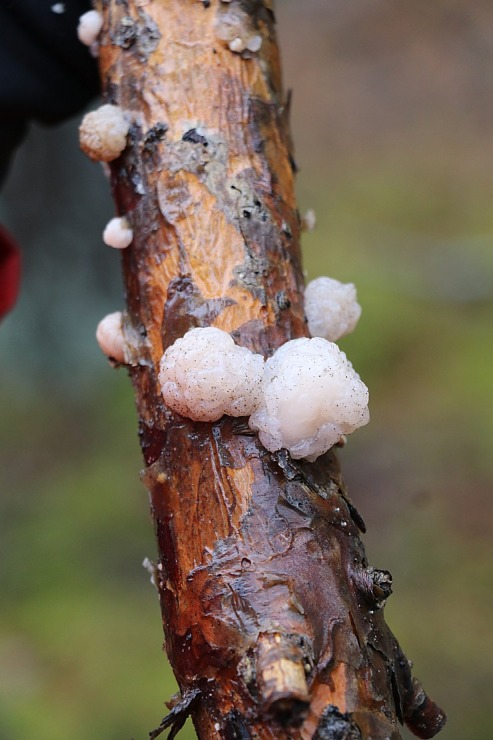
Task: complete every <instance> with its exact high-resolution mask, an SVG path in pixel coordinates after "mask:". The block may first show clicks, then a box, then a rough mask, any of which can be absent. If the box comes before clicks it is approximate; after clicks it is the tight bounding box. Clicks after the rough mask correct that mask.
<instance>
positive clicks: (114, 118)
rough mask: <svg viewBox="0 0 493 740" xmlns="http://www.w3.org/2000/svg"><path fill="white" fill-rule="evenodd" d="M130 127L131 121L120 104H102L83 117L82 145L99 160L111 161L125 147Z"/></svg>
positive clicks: (91, 156) (85, 151)
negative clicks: (127, 118)
mask: <svg viewBox="0 0 493 740" xmlns="http://www.w3.org/2000/svg"><path fill="white" fill-rule="evenodd" d="M128 129H129V122H128V121H127V120H126V118H125V116H124V114H123V111H122V109H121V108H120V107H119V106H118V105H102V106H101V107H100V108H98V109H97V110H95V111H91V113H87V114H86V115H85V116H84V118H83V119H82V123H81V125H80V127H79V134H80V147H81V149H82V151H83V152H84V153H85V154H87V156H88V157H90V158H91V159H94V160H95V161H97V162H111V161H113V160H114V159H116V158H117V157H119V156H120V154H121V153H122V152H123V150H124V149H125V147H126V145H127V134H128Z"/></svg>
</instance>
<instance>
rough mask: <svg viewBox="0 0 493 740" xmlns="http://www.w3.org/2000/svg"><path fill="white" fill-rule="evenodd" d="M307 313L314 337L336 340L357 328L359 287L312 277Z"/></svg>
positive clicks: (306, 290)
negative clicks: (357, 293)
mask: <svg viewBox="0 0 493 740" xmlns="http://www.w3.org/2000/svg"><path fill="white" fill-rule="evenodd" d="M305 314H306V318H307V320H308V330H309V332H310V334H311V335H312V337H323V338H324V339H328V340H329V342H336V341H337V340H338V339H340V338H341V337H343V336H345V335H346V334H349V333H350V332H352V331H353V329H354V328H355V326H356V324H357V323H358V319H359V317H360V316H361V306H360V305H359V303H358V301H357V296H356V288H355V287H354V285H353V284H352V283H340V282H339V281H338V280H334V279H333V278H329V277H319V278H316V279H315V280H312V281H311V282H310V283H308V285H307V286H306V289H305Z"/></svg>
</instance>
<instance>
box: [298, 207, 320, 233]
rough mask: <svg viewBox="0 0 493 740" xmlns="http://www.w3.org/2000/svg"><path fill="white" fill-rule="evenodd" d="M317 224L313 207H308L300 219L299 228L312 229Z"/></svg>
mask: <svg viewBox="0 0 493 740" xmlns="http://www.w3.org/2000/svg"><path fill="white" fill-rule="evenodd" d="M316 225H317V215H316V213H315V211H314V210H313V208H309V209H308V211H307V212H306V213H305V215H304V216H303V218H302V219H301V228H302V230H303V231H313V230H314V228H315V226H316Z"/></svg>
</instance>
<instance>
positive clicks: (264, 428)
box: [249, 337, 370, 461]
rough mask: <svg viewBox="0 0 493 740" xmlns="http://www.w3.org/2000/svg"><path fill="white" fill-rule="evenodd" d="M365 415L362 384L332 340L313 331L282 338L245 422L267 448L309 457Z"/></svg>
mask: <svg viewBox="0 0 493 740" xmlns="http://www.w3.org/2000/svg"><path fill="white" fill-rule="evenodd" d="M369 418H370V416H369V412H368V389H367V387H366V385H365V384H364V383H363V381H362V380H361V379H360V377H359V375H358V374H357V373H356V372H355V370H354V369H353V367H352V365H351V363H350V362H349V361H348V359H347V358H346V355H345V354H344V352H341V350H340V349H339V347H338V346H337V345H336V344H333V343H332V342H328V341H326V340H325V339H321V338H318V337H317V338H316V339H294V340H292V341H290V342H286V344H284V345H283V346H282V347H280V348H279V349H278V350H277V351H276V352H275V353H274V354H273V356H272V357H271V358H270V359H268V360H267V362H266V363H265V370H264V375H263V379H262V403H261V405H260V406H259V408H258V409H257V410H256V411H255V412H254V413H253V415H252V416H251V417H250V420H249V425H250V427H251V428H252V429H253V430H254V431H258V433H259V437H260V441H261V442H262V444H263V445H264V447H266V448H267V449H268V450H269V451H270V452H275V451H277V450H280V449H282V448H287V449H288V450H289V452H290V454H291V457H293V458H295V459H298V458H302V457H306V458H307V459H308V460H310V461H313V460H316V459H317V457H319V455H322V454H323V453H324V452H327V450H328V449H330V447H332V446H333V445H335V444H336V443H337V442H338V441H339V439H340V438H341V436H342V435H344V434H350V433H351V432H353V431H354V430H355V429H357V428H358V427H360V426H363V425H364V424H367V423H368V421H369Z"/></svg>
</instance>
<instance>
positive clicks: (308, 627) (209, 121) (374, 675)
mask: <svg viewBox="0 0 493 740" xmlns="http://www.w3.org/2000/svg"><path fill="white" fill-rule="evenodd" d="M103 10H104V27H103V32H102V37H101V47H100V69H101V79H102V87H103V93H104V97H105V100H106V102H110V103H113V104H117V105H120V106H121V107H122V108H123V109H124V110H125V111H126V112H127V114H128V115H130V116H131V118H132V125H131V128H130V132H129V137H128V146H127V148H126V150H125V151H124V153H123V154H122V156H121V157H120V158H119V159H118V160H116V161H115V162H113V163H112V164H111V173H112V187H113V192H114V196H115V202H116V204H117V210H118V212H119V214H120V215H126V216H127V217H128V219H129V221H130V223H131V225H132V228H133V230H134V241H133V243H132V246H131V247H130V248H128V249H126V250H125V251H124V254H123V272H124V278H125V286H126V297H127V313H126V318H125V333H126V337H127V341H128V342H129V343H130V344H131V345H132V347H133V349H132V357H133V360H132V363H131V364H130V367H129V371H130V375H131V378H132V382H133V385H134V387H135V392H136V399H137V407H138V414H139V423H140V431H139V433H140V440H141V445H142V450H143V454H144V458H145V462H146V469H145V471H144V481H145V483H146V486H147V487H148V490H149V492H150V499H151V508H152V515H153V518H154V522H155V529H156V536H157V542H158V549H159V565H158V577H159V578H158V580H159V593H160V599H161V608H162V615H163V626H164V631H165V636H166V649H167V652H168V656H169V659H170V661H171V664H172V666H173V670H174V672H175V675H176V677H177V680H178V683H179V685H180V688H181V692H182V702H181V704H180V705H179V706H177V707H175V709H174V710H173V712H174V716H173V717H172V718H171V719H170V720H169V721H168V722H167V724H168V725H173V723H174V722H175V720H176V722H175V728H176V729H177V728H178V726H179V725H180V723H181V722H182V720H183V717H184V715H185V714H186V713H187V712H188V711H190V712H191V714H192V717H193V720H194V723H195V727H196V730H197V734H198V736H199V737H200V738H277V739H279V740H283V739H286V740H287V739H288V738H290V739H296V738H312V737H313V738H319V740H323V739H326V738H370V737H371V738H398V737H399V736H400V735H399V730H398V724H399V722H402V721H406V722H407V723H408V724H409V726H410V727H411V729H412V730H413V731H414V732H416V734H418V735H419V736H420V737H432V736H433V735H434V734H435V733H436V732H438V731H439V729H440V728H441V727H442V725H443V723H444V715H443V713H442V712H441V710H439V709H438V708H437V707H436V706H435V705H434V704H433V703H432V702H431V701H430V700H429V699H427V697H426V696H425V695H424V694H423V693H422V690H421V687H420V686H419V684H418V683H413V681H412V678H411V673H410V668H409V663H408V661H407V659H406V658H405V657H404V655H403V654H402V652H401V651H400V648H399V646H398V644H397V642H396V640H395V638H394V637H393V635H392V634H391V633H390V631H389V629H388V627H387V626H386V624H385V621H384V618H383V613H382V607H383V604H384V603H385V599H386V597H387V596H388V595H389V593H390V583H391V579H390V576H389V574H386V573H385V572H383V571H376V570H374V569H372V568H370V567H369V565H368V562H367V560H366V556H365V552H364V548H363V545H362V543H361V540H360V537H359V535H360V532H361V530H362V529H364V525H363V523H362V520H361V517H360V516H359V515H358V513H357V512H356V510H355V509H354V507H353V506H352V504H351V502H350V500H349V498H348V495H347V492H346V489H345V487H344V483H343V480H342V478H341V474H340V471H339V467H338V463H337V460H336V456H335V453H334V451H333V450H331V451H329V452H328V453H327V454H326V455H324V456H323V457H322V458H319V460H318V461H317V462H316V463H313V464H310V463H305V462H300V461H296V462H294V461H292V460H290V458H289V456H288V455H287V453H284V452H282V451H281V452H280V453H277V454H274V455H272V454H270V453H268V452H267V451H266V450H265V449H264V448H263V447H262V445H261V444H260V443H259V441H258V438H257V436H256V435H252V433H251V432H249V430H248V427H247V425H246V420H242V419H239V420H238V419H236V420H234V419H231V418H226V417H223V419H221V420H220V421H218V422H216V423H212V424H207V423H198V422H193V421H191V420H188V419H184V418H182V417H180V416H178V415H177V414H174V413H172V412H171V411H169V410H168V409H167V408H166V407H165V406H164V404H163V401H162V397H161V395H160V392H159V387H158V384H157V372H158V364H159V360H160V358H161V356H162V353H163V351H164V350H165V349H166V347H167V346H169V345H170V344H171V343H173V342H174V341H175V339H176V338H178V337H180V336H182V335H183V334H184V333H185V332H186V331H187V330H188V329H189V328H191V327H196V326H209V325H212V326H216V327H219V328H221V329H224V330H226V331H228V332H230V333H231V334H232V336H233V337H234V339H235V340H236V342H237V343H239V344H241V345H244V346H246V347H249V348H251V349H252V350H254V351H256V352H261V353H262V354H263V355H264V356H265V357H268V356H270V355H271V354H272V353H273V351H274V350H275V349H276V348H277V347H279V346H280V345H281V344H283V343H284V342H286V341H287V340H289V339H293V338H296V337H301V336H306V335H307V329H306V323H305V319H304V311H303V275H302V269H301V257H300V249H299V240H300V239H299V237H300V218H299V214H298V211H297V208H296V200H295V195H294V185H293V181H294V170H295V165H294V160H293V152H292V150H291V139H290V135H289V125H288V112H289V104H288V100H287V98H286V97H285V95H284V93H283V90H282V86H281V75H280V64H279V55H278V48H277V43H276V37H275V17H274V12H273V8H272V3H270V2H267V1H265V2H262V1H261V0H241V2H240V0H233V2H230V3H226V2H219V0H211V2H200V1H199V0H148V1H147V2H146V0H105V2H103ZM231 34H236V36H234V38H236V37H237V36H238V34H239V36H240V37H242V38H243V37H245V38H249V37H251V36H252V35H260V36H261V37H262V46H261V49H260V51H259V52H258V53H250V52H248V51H246V52H243V53H241V54H240V53H234V52H232V51H231V50H230V48H229V46H228V41H229V40H230V39H231V38H232V35H231ZM161 729H164V726H163V728H161Z"/></svg>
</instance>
